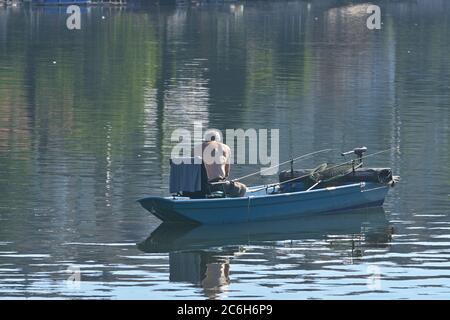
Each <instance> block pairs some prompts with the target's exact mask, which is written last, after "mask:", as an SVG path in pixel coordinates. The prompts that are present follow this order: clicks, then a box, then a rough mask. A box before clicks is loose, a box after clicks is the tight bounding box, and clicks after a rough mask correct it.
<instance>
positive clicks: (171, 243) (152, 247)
mask: <svg viewBox="0 0 450 320" xmlns="http://www.w3.org/2000/svg"><path fill="white" fill-rule="evenodd" d="M393 231H394V230H393V228H392V227H391V226H390V224H389V222H388V220H387V219H386V216H385V212H384V210H383V208H370V209H359V210H351V211H345V212H335V213H329V214H323V215H320V216H317V215H312V216H308V217H302V218H297V219H288V220H284V221H267V222H252V223H242V224H232V225H199V226H196V225H190V224H170V223H162V224H161V225H160V226H159V227H158V228H157V229H155V230H154V231H153V232H152V233H151V235H150V236H149V237H148V238H147V239H146V240H144V241H143V242H141V243H138V244H137V246H138V248H139V250H141V251H143V252H146V253H169V268H170V281H173V282H189V283H193V284H195V285H196V286H199V287H201V288H203V290H204V293H205V295H206V296H207V297H209V298H215V297H217V295H218V294H220V293H221V292H223V291H226V290H227V289H226V287H228V285H229V284H230V277H229V272H230V262H231V260H232V259H233V258H235V257H236V256H239V255H241V254H245V252H246V251H255V250H256V251H258V248H266V249H267V248H269V249H270V248H273V250H272V251H273V252H274V253H271V254H270V255H271V259H273V258H274V257H275V259H276V255H277V254H276V251H277V248H280V247H286V246H290V247H293V248H295V247H296V246H305V243H306V242H307V243H308V244H310V243H314V242H315V241H317V242H321V243H325V246H327V247H328V249H330V250H332V251H335V252H342V253H344V256H346V257H347V260H348V261H344V260H343V263H354V262H355V261H357V260H358V259H359V258H361V257H362V256H363V255H364V251H365V250H366V249H371V248H386V247H387V246H388V245H389V242H390V241H391V238H392V234H393ZM265 252H267V251H266V250H265Z"/></svg>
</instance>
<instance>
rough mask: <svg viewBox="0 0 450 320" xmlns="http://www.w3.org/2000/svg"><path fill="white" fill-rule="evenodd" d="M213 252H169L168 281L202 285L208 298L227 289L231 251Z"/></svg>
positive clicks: (216, 295)
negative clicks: (218, 253) (218, 254)
mask: <svg viewBox="0 0 450 320" xmlns="http://www.w3.org/2000/svg"><path fill="white" fill-rule="evenodd" d="M236 250H238V249H236ZM236 250H235V251H236ZM215 254H217V253H213V252H207V251H191V252H171V253H169V263H170V281H175V282H190V283H193V284H195V285H197V286H200V287H202V288H203V291H204V293H205V295H206V296H207V297H208V298H209V299H215V298H217V297H218V296H219V295H220V294H221V293H223V292H226V291H227V290H228V286H229V284H230V257H229V256H232V255H233V251H228V250H227V251H226V252H221V253H220V256H215ZM227 255H228V256H227Z"/></svg>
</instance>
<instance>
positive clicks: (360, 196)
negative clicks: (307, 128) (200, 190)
mask: <svg viewBox="0 0 450 320" xmlns="http://www.w3.org/2000/svg"><path fill="white" fill-rule="evenodd" d="M388 190H389V186H388V185H386V184H380V183H370V182H363V183H354V184H348V185H343V186H337V187H332V188H323V189H317V190H311V191H300V192H292V193H281V194H280V193H277V194H260V193H258V192H253V191H252V190H250V191H249V192H248V196H246V197H242V198H215V199H188V198H183V197H165V198H163V197H147V198H143V199H140V200H138V201H139V202H140V204H141V205H142V206H143V207H144V208H145V209H147V210H148V211H150V212H151V213H152V214H154V215H155V216H156V217H158V218H159V219H161V220H162V221H164V222H190V223H198V224H226V223H242V222H254V221H269V220H278V219H288V218H294V217H300V216H304V215H308V214H318V213H324V212H330V211H339V210H347V209H354V208H365V207H378V206H381V205H382V204H383V202H384V199H385V197H386V195H387V193H388Z"/></svg>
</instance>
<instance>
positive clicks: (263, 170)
mask: <svg viewBox="0 0 450 320" xmlns="http://www.w3.org/2000/svg"><path fill="white" fill-rule="evenodd" d="M333 150H335V149H322V150H319V151H315V152H311V153H307V154H304V155H302V156H299V157H297V158H294V159H290V160H287V161H284V162H282V163H279V164H277V165H275V166H271V167H269V168H265V169H262V170H258V171H256V172H253V173H250V174H247V175H245V176H242V177H240V178H237V179H233V180H232V181H239V180H242V179H245V178H248V177H251V176H254V175H256V174H258V173H262V172H266V171H269V170H272V169H274V168H277V167H279V166H282V165H284V164H286V163H289V162H290V163H294V162H295V161H298V160H301V159H304V158H307V157H310V156H313V155H315V154H318V153H323V152H330V151H333Z"/></svg>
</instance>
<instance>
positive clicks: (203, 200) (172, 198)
mask: <svg viewBox="0 0 450 320" xmlns="http://www.w3.org/2000/svg"><path fill="white" fill-rule="evenodd" d="M367 183H371V182H357V183H352V184H347V185H343V186H335V187H325V188H320V189H315V190H304V191H295V192H287V193H275V194H265V195H254V196H251V195H250V196H244V197H236V198H201V199H190V198H188V197H179V198H177V197H176V196H170V197H158V196H149V197H145V198H141V199H139V200H137V201H138V202H141V201H144V200H158V201H164V202H168V203H173V204H184V203H206V202H212V201H218V202H221V201H227V202H230V201H232V202H238V201H243V200H245V201H248V200H249V199H250V200H252V199H261V198H269V197H270V198H272V197H273V198H281V197H289V196H295V195H302V194H314V193H319V192H325V191H335V190H341V189H350V188H355V187H358V186H359V187H360V188H361V191H365V192H367V191H370V190H372V189H373V188H371V189H369V190H363V189H362V188H363V187H364V186H366V185H367ZM373 184H376V183H373ZM257 187H263V186H254V187H253V188H257ZM385 187H389V186H388V185H386V186H380V187H376V188H377V189H378V188H385ZM269 188H271V187H269ZM180 198H182V199H180Z"/></svg>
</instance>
